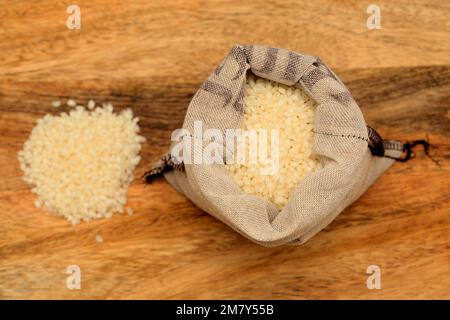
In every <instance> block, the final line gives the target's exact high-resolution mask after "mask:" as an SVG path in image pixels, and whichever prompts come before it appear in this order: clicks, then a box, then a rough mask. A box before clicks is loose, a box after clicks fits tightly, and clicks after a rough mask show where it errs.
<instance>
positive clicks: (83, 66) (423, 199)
mask: <svg viewBox="0 0 450 320" xmlns="http://www.w3.org/2000/svg"><path fill="white" fill-rule="evenodd" d="M74 2H75V1H74ZM370 3H372V1H323V0H319V1H291V0H289V1H282V0H277V1H274V0H270V1H269V0H257V1H236V2H234V1H224V0H214V1H196V0H192V1H170V0H169V1H167V0H164V1H162V0H152V1H132V2H131V1H130V2H124V1H117V0H90V1H87V0H86V1H85V0H77V1H76V4H78V5H79V6H80V8H81V30H69V29H68V28H67V27H66V25H65V22H66V19H67V17H68V14H67V13H66V7H67V6H68V2H67V1H59V0H58V1H2V2H1V4H0V44H1V45H0V46H1V50H0V177H1V178H0V298H2V299H19V298H25V299H38V298H46V299H47V298H48V299H57V298H67V299H70V298H86V299H104V298H106V299H116V298H118V299H127V298H133V299H134V298H136V299H158V298H159V299H174V298H193V299H195V298H206V299H219V298H224V299H229V298H246V299H250V298H251V299H269V298H275V299H281V298H287V299H327V298H328V299H343V298H350V299H364V298H367V299H390V298H401V299H405V298H413V299H418V298H438V299H439V298H442V299H449V298H450V280H449V279H450V254H449V249H450V241H449V240H450V196H449V192H450V161H449V160H450V141H449V138H450V130H449V129H450V108H449V105H450V55H449V51H450V23H449V20H448V17H449V14H450V3H449V2H448V1H437V0H434V1H426V2H425V1H406V0H401V1H395V2H394V1H376V4H378V5H379V6H380V8H381V14H382V20H381V23H382V29H381V30H368V29H367V27H366V19H367V17H368V14H367V13H366V9H367V6H368V5H369V4H370ZM237 43H257V44H266V45H270V46H275V47H283V48H287V49H291V50H295V51H298V52H303V53H308V54H313V55H317V56H320V57H321V58H322V60H323V61H325V62H326V63H327V64H328V65H329V66H330V67H331V68H333V69H334V70H335V71H336V72H337V73H338V74H339V75H340V76H341V78H342V79H343V80H344V82H345V83H346V84H347V85H348V87H349V89H350V90H351V92H352V94H353V95H354V97H355V99H356V100H357V102H358V103H359V104H360V106H361V108H362V111H363V113H364V116H365V118H366V120H367V122H368V124H370V125H371V126H373V127H375V128H376V129H377V130H378V131H379V132H380V134H381V135H382V136H384V137H387V138H395V139H400V140H413V139H422V138H427V139H428V140H429V141H430V143H431V144H432V149H431V154H430V156H426V155H424V154H423V152H422V151H421V150H420V148H419V149H418V150H417V156H416V158H415V159H413V160H411V161H409V162H407V163H395V164H394V165H393V166H392V167H391V168H390V169H389V170H388V171H387V172H386V173H385V174H384V175H383V176H382V177H381V178H380V179H379V180H378V181H377V182H376V183H375V184H374V185H373V186H372V187H371V188H370V189H369V190H368V191H367V193H366V194H364V195H363V196H362V197H361V198H360V199H359V200H358V201H357V202H355V203H354V204H353V205H352V206H350V207H349V208H348V209H346V210H345V211H344V212H343V213H342V214H341V215H340V216H338V218H337V219H336V220H335V221H334V222H332V223H331V224H330V225H329V226H328V227H327V228H326V229H325V230H323V231H322V232H320V233H319V234H318V235H317V236H315V237H314V238H313V239H311V240H310V241H309V242H307V243H306V244H304V245H303V246H300V247H289V246H288V247H280V248H270V249H268V248H263V247H260V246H258V245H256V244H253V243H251V242H250V241H248V240H246V239H244V238H243V237H241V236H240V235H238V234H237V233H235V232H233V231H232V230H231V229H229V228H228V227H227V226H225V225H224V224H222V223H220V222H219V221H217V220H216V219H214V218H212V217H211V216H209V215H208V214H207V213H204V212H202V211H201V210H199V209H198V208H196V207H195V206H194V205H193V204H192V203H191V202H190V201H189V200H187V199H186V198H184V197H183V196H181V195H180V194H178V193H177V192H175V191H174V189H172V188H171V187H170V185H169V184H168V183H167V182H165V181H164V180H162V179H160V180H157V181H156V182H155V183H153V184H152V185H150V186H147V185H145V184H144V183H143V182H142V181H140V180H136V181H135V182H134V183H133V184H132V186H131V187H130V189H129V193H128V196H129V204H130V206H131V207H133V208H134V210H135V214H134V215H133V216H127V215H115V216H113V218H111V219H109V220H100V221H95V222H90V223H82V224H81V225H78V226H76V227H71V226H70V225H69V224H68V223H67V222H66V221H65V220H64V219H62V218H59V217H56V216H54V215H52V214H50V213H47V212H45V211H43V210H38V209H36V208H35V207H34V206H33V200H34V196H33V195H32V194H31V192H30V189H29V187H28V186H27V185H26V184H25V183H24V182H23V181H22V180H21V171H20V168H19V164H18V161H17V158H16V155H17V152H18V151H19V150H20V149H21V147H22V144H23V143H24V141H25V140H26V139H27V137H28V135H29V133H30V130H31V129H32V128H33V126H34V125H35V122H36V120H37V119H38V118H40V117H42V116H43V115H45V114H46V113H49V112H50V113H55V110H54V108H52V107H51V106H50V102H51V101H53V100H55V99H62V100H65V99H67V98H69V97H71V98H74V99H75V100H77V101H80V102H82V103H86V101H87V100H88V99H90V98H92V99H94V100H96V101H98V102H104V101H110V102H112V103H113V104H114V105H115V106H117V107H118V108H124V107H131V108H132V109H133V110H134V112H135V113H136V114H137V115H138V116H139V117H140V119H141V122H140V124H141V127H142V130H143V134H144V135H145V136H146V137H147V139H148V141H147V143H146V144H145V147H144V149H143V152H142V161H141V163H140V165H139V167H138V168H137V170H136V175H137V176H140V175H141V174H142V173H143V172H144V171H145V170H146V169H148V168H149V166H150V164H151V163H152V162H154V161H155V160H156V159H157V158H158V157H159V155H160V154H162V153H163V152H164V151H166V149H167V147H168V145H169V137H170V133H171V131H172V130H174V129H175V128H178V127H180V125H181V123H182V121H183V117H184V112H185V110H186V108H187V105H188V103H189V101H190V98H191V97H192V95H193V94H194V93H195V91H196V90H197V88H198V86H199V85H200V84H201V82H202V81H204V80H205V79H206V77H207V76H208V74H209V73H210V72H211V71H212V70H213V68H214V67H215V66H216V65H217V64H218V63H219V62H220V60H221V59H222V58H223V57H224V56H225V55H226V54H227V52H228V50H229V49H230V48H231V46H233V45H234V44H237ZM63 110H64V108H63ZM96 235H101V236H102V237H103V240H104V241H103V243H97V242H96V240H95V238H96ZM69 265H78V266H79V267H80V268H81V289H80V290H69V289H67V287H66V279H67V277H68V274H66V269H67V266H69ZM369 265H378V266H380V268H381V285H382V289H380V290H369V289H367V287H366V279H367V277H368V274H366V269H367V267H368V266H369Z"/></svg>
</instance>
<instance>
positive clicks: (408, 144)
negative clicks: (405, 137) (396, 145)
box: [395, 140, 430, 162]
mask: <svg viewBox="0 0 450 320" xmlns="http://www.w3.org/2000/svg"><path fill="white" fill-rule="evenodd" d="M419 144H420V145H421V146H423V150H424V152H425V154H426V155H427V156H428V155H429V152H430V143H429V142H428V141H426V140H414V141H412V142H406V143H404V144H403V151H404V152H406V153H405V156H404V157H403V158H396V159H395V160H396V161H400V162H406V161H408V160H409V159H412V158H415V156H416V154H415V153H414V152H413V149H412V148H414V147H415V146H417V145H419Z"/></svg>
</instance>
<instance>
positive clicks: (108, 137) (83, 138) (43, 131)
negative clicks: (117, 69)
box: [18, 100, 145, 224]
mask: <svg viewBox="0 0 450 320" xmlns="http://www.w3.org/2000/svg"><path fill="white" fill-rule="evenodd" d="M69 101H70V102H71V103H70V104H69ZM69 101H68V105H74V103H72V100H69ZM53 105H54V107H59V105H58V104H57V103H54V104H53ZM89 109H91V110H92V111H90V110H87V109H85V108H84V107H83V106H77V107H76V108H75V109H72V110H71V111H70V112H69V113H65V112H64V113H61V114H59V115H56V116H52V115H46V116H45V117H43V118H42V119H39V120H38V122H37V125H36V126H35V127H34V128H33V130H32V132H31V134H30V137H29V139H28V141H26V142H25V144H24V148H23V150H22V151H20V152H19V155H18V158H19V161H20V166H21V169H22V170H23V172H24V177H23V178H24V180H25V181H26V182H27V183H29V184H30V185H31V186H32V192H33V193H35V194H36V195H37V196H38V198H37V199H36V201H35V205H36V206H37V207H41V206H45V208H46V209H47V210H49V211H51V212H54V213H56V214H58V215H61V216H63V217H65V218H67V219H68V220H69V221H70V222H71V223H72V224H77V223H79V222H80V221H81V220H84V221H89V220H91V219H98V218H104V217H106V218H109V217H111V216H112V214H113V213H115V212H120V213H121V212H124V205H125V204H126V201H127V200H126V192H127V189H128V186H129V184H130V183H131V181H132V180H133V170H134V168H135V167H136V165H137V164H138V163H139V161H140V156H139V152H140V150H141V144H142V143H143V142H144V141H145V138H144V137H142V136H140V135H139V134H138V133H139V126H138V124H137V122H138V118H135V117H133V113H132V111H131V110H130V109H126V110H124V111H122V112H121V113H114V112H113V107H112V105H111V104H106V105H103V106H101V107H96V108H95V109H94V107H93V106H92V102H90V103H89ZM128 211H130V210H129V209H127V212H128Z"/></svg>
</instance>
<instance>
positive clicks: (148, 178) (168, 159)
mask: <svg viewBox="0 0 450 320" xmlns="http://www.w3.org/2000/svg"><path fill="white" fill-rule="evenodd" d="M172 169H175V170H180V171H184V163H183V162H179V161H177V160H176V159H174V158H173V157H172V156H171V155H170V153H168V154H165V155H163V156H162V157H161V159H160V160H159V161H158V162H157V163H156V164H155V165H154V166H153V167H152V168H151V169H150V170H149V171H147V172H145V173H144V175H143V176H142V178H143V179H144V180H145V182H147V183H151V182H152V181H153V179H154V178H156V177H158V176H161V175H162V174H164V173H165V172H168V171H170V170H172Z"/></svg>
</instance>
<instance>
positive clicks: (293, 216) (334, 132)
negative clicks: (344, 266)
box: [147, 45, 403, 246]
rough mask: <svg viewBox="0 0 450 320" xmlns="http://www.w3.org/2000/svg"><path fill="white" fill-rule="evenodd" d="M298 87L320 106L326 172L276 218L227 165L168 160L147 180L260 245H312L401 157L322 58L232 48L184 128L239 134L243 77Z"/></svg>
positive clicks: (318, 132) (318, 126) (303, 184)
mask: <svg viewBox="0 0 450 320" xmlns="http://www.w3.org/2000/svg"><path fill="white" fill-rule="evenodd" d="M248 70H251V71H252V72H253V73H254V74H256V75H257V76H260V77H263V78H266V79H270V80H273V81H277V82H280V83H283V84H286V85H289V86H301V87H302V88H303V89H304V90H306V91H307V92H308V93H309V94H310V95H311V97H312V98H313V99H314V100H315V101H316V102H317V104H318V107H317V109H316V116H315V125H314V132H315V135H314V148H313V152H314V153H316V154H317V155H318V158H319V159H320V161H321V162H322V164H323V166H324V168H323V169H322V170H319V171H318V172H316V173H312V174H309V175H307V176H306V177H305V178H304V179H303V180H302V181H300V182H299V184H298V186H297V187H296V189H295V191H294V192H293V195H292V197H291V198H290V199H289V202H288V203H287V205H286V206H285V207H284V209H283V210H282V211H281V212H279V211H278V210H277V209H276V207H275V205H274V204H273V203H271V202H270V201H268V200H266V199H263V198H261V197H258V196H254V195H249V194H246V193H244V192H243V191H242V190H241V189H240V188H239V186H238V185H237V184H236V182H235V181H234V179H233V177H231V176H230V175H229V173H228V171H227V170H226V168H225V166H224V165H217V164H216V165H205V164H186V165H184V170H182V169H183V166H182V165H179V166H178V168H177V169H180V170H171V171H168V170H167V167H168V165H172V166H173V165H174V164H173V163H171V161H170V157H167V156H166V157H165V158H164V159H163V160H164V161H162V162H161V163H160V164H159V166H157V167H156V168H154V170H151V171H150V172H149V174H148V175H147V178H148V177H149V176H152V175H153V174H156V173H160V172H162V171H163V172H164V176H165V178H166V179H167V180H168V181H169V183H170V184H171V185H172V186H173V187H174V188H175V189H176V190H178V191H179V192H181V193H182V194H184V195H185V196H186V197H188V198H189V199H191V200H192V201H193V202H194V203H195V204H196V205H197V206H198V207H200V208H201V209H202V210H204V211H206V212H208V213H209V214H211V215H213V216H214V217H216V218H217V219H219V220H221V221H222V222H224V223H226V224H227V225H228V226H230V227H231V228H233V229H234V230H236V231H237V232H239V233H240V234H242V235H243V236H245V237H247V238H249V239H250V240H252V241H254V242H256V243H258V244H261V245H263V246H277V245H281V244H287V243H291V244H301V243H304V242H305V241H307V240H308V239H310V238H311V237H312V236H313V235H315V234H316V233H317V232H319V231H320V230H321V229H322V228H324V227H325V226H326V225H327V224H329V223H330V222H331V221H332V220H333V219H334V218H335V217H336V216H337V215H338V214H339V213H340V212H342V210H344V209H345V208H346V207H347V206H348V205H350V204H351V203H352V202H354V201H355V200H356V199H358V197H360V196H361V195H362V194H363V193H364V192H365V191H366V190H367V188H368V187H369V186H370V185H371V184H373V183H374V181H375V180H376V179H377V178H378V177H379V176H380V175H381V174H382V173H383V172H384V171H385V170H386V169H387V168H388V167H389V166H390V165H391V164H392V163H393V161H394V159H396V158H400V157H401V156H402V151H403V144H402V143H400V142H397V141H383V140H381V138H380V137H379V136H378V135H377V134H376V132H375V131H374V130H372V129H371V128H368V127H367V126H366V123H365V121H364V117H363V115H362V113H361V111H360V109H359V107H358V105H357V104H356V102H355V101H354V99H353V98H352V96H351V94H350V92H349V91H348V89H347V88H346V87H345V85H344V84H343V83H342V82H341V81H340V80H339V78H338V77H337V76H336V75H335V74H334V73H333V72H332V71H331V70H330V69H328V68H327V66H326V65H325V64H324V63H323V62H322V61H321V60H320V59H319V58H317V57H313V56H308V55H303V54H299V53H295V52H292V51H287V50H283V49H276V48H270V47H265V46H258V45H251V46H241V45H238V46H235V47H234V48H233V49H232V50H231V52H230V53H229V54H228V56H227V57H226V58H225V59H224V60H223V62H222V63H221V64H220V65H219V66H218V67H217V68H216V70H214V72H212V73H211V75H210V76H209V78H208V80H207V81H206V82H204V83H203V84H202V85H201V87H200V88H199V90H198V91H197V93H196V94H195V96H194V97H193V99H192V101H191V103H190V105H189V108H188V110H187V114H186V118H185V121H184V124H183V128H186V129H188V130H189V131H190V132H193V123H194V121H196V120H197V121H198V120H201V121H203V129H204V130H206V129H208V128H218V129H220V130H222V132H225V129H227V128H239V127H240V121H241V118H242V116H243V99H242V98H243V94H244V91H243V88H244V84H245V78H246V73H247V71H248Z"/></svg>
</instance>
